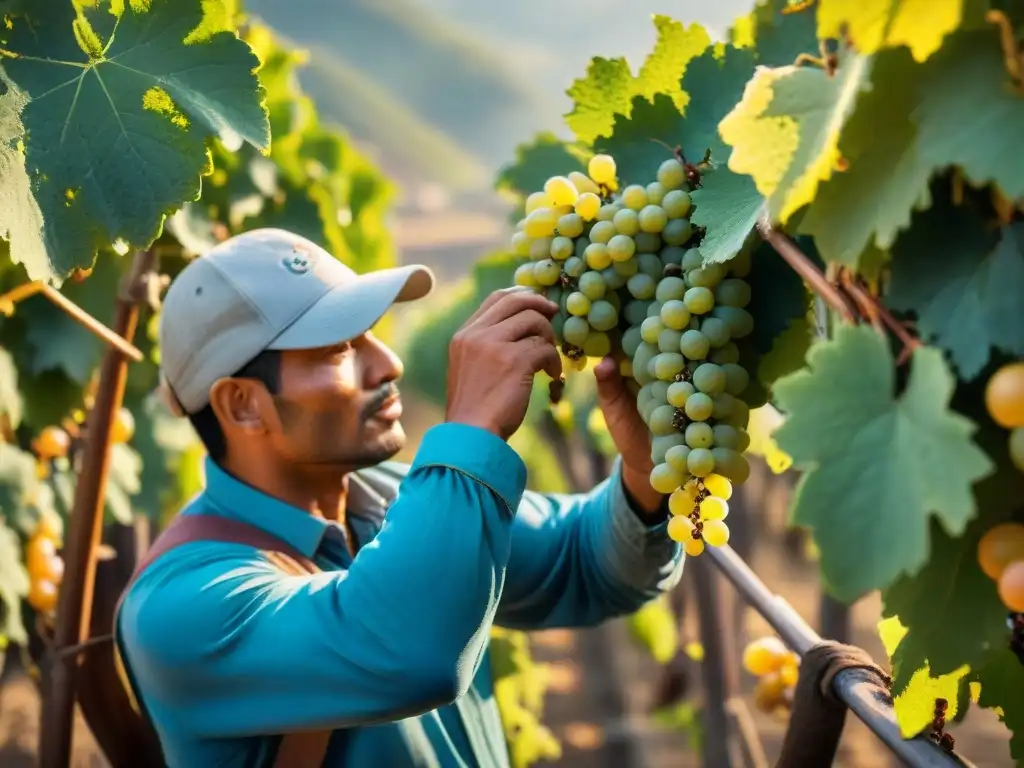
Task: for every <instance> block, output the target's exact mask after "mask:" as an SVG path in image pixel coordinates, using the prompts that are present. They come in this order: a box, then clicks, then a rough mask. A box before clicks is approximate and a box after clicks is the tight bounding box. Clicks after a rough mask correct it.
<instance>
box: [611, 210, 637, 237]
mask: <svg viewBox="0 0 1024 768" xmlns="http://www.w3.org/2000/svg"><path fill="white" fill-rule="evenodd" d="M612 224H614V225H615V231H616V232H618V233H619V234H620V235H629V236H630V237H632V236H633V235H635V234H636V233H637V232H639V231H640V220H639V218H638V216H637V213H636V211H634V210H632V209H630V208H623V209H622V210H621V211H619V212H618V213H616V214H615V216H614V217H613V218H612Z"/></svg>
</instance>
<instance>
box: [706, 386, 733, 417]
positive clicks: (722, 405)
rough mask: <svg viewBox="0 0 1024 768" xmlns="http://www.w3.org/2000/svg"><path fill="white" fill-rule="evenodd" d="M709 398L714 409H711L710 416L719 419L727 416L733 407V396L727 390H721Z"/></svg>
mask: <svg viewBox="0 0 1024 768" xmlns="http://www.w3.org/2000/svg"><path fill="white" fill-rule="evenodd" d="M711 399H712V400H713V401H714V404H715V407H714V409H713V410H712V411H711V418H712V419H716V420H719V421H721V420H722V419H726V418H728V417H729V415H730V414H731V413H732V409H733V396H732V395H730V394H729V393H728V392H722V393H721V394H719V395H715V396H714V397H712V398H711Z"/></svg>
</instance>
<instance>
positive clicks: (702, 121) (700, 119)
mask: <svg viewBox="0 0 1024 768" xmlns="http://www.w3.org/2000/svg"><path fill="white" fill-rule="evenodd" d="M753 73H754V53H753V51H750V50H747V49H742V48H735V47H732V46H728V47H726V48H725V50H724V52H723V53H722V54H721V55H716V53H715V51H714V50H712V49H710V48H709V49H708V50H707V51H705V52H704V53H703V54H702V55H700V56H698V57H697V58H696V59H694V60H693V61H691V62H690V64H689V66H688V67H687V68H686V74H684V75H683V82H682V86H683V90H684V91H685V92H686V93H687V94H688V95H689V97H690V98H689V101H688V102H687V105H686V123H685V128H684V130H683V132H682V135H681V136H680V137H679V138H678V139H677V140H676V143H681V144H682V146H683V154H684V155H685V156H686V159H687V160H689V161H690V162H691V163H696V162H699V161H700V160H701V159H702V158H703V157H704V154H705V153H706V152H708V151H710V152H711V159H712V161H713V162H714V163H715V164H716V165H721V166H723V167H724V165H725V162H726V160H727V159H728V157H729V152H730V149H729V147H728V146H727V145H726V144H725V143H724V142H723V141H722V139H721V137H720V136H719V135H718V124H719V123H720V122H721V121H722V118H724V117H725V116H726V115H728V114H729V112H730V111H731V110H732V109H733V107H735V106H736V102H738V101H739V100H740V98H741V97H742V96H743V89H744V87H746V84H747V81H748V80H750V76H751V75H752V74H753ZM673 146H674V145H673Z"/></svg>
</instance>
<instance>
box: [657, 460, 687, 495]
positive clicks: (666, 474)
mask: <svg viewBox="0 0 1024 768" xmlns="http://www.w3.org/2000/svg"><path fill="white" fill-rule="evenodd" d="M685 479H686V477H685V476H684V475H683V473H682V472H681V471H679V470H678V469H675V468H674V467H671V466H669V465H668V464H667V463H666V464H659V465H657V466H656V467H655V468H654V469H653V470H652V471H651V488H653V489H654V490H656V491H657V492H658V493H663V494H665V495H668V494H670V493H672V491H674V490H675V489H676V488H678V487H679V486H680V485H682V484H683V481H684V480H685Z"/></svg>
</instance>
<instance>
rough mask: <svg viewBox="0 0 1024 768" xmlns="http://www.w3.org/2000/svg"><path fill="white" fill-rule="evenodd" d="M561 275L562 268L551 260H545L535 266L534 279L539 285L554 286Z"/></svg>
mask: <svg viewBox="0 0 1024 768" xmlns="http://www.w3.org/2000/svg"><path fill="white" fill-rule="evenodd" d="M561 274H562V268H561V267H560V266H558V263H557V262H555V261H552V260H551V259H544V260H543V261H538V262H537V263H536V264H534V265H533V279H534V280H536V281H537V284H538V285H554V284H555V283H557V282H558V277H559V276H560V275H561Z"/></svg>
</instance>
